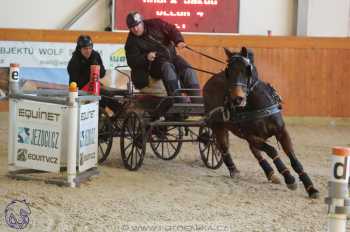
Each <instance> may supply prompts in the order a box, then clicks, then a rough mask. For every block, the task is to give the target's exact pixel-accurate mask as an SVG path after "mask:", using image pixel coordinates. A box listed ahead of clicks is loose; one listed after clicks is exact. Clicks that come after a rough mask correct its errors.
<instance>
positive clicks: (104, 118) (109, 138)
mask: <svg viewBox="0 0 350 232" xmlns="http://www.w3.org/2000/svg"><path fill="white" fill-rule="evenodd" d="M112 144H113V124H112V122H111V120H110V118H109V116H108V114H107V112H106V111H105V110H104V109H103V108H100V109H99V116H98V163H99V164H101V163H102V162H104V161H105V160H106V159H107V157H108V155H109V153H110V152H111V148H112Z"/></svg>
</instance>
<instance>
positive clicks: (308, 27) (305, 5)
mask: <svg viewBox="0 0 350 232" xmlns="http://www.w3.org/2000/svg"><path fill="white" fill-rule="evenodd" d="M349 8H350V0H336V1H335V0H299V9H306V10H303V11H300V10H299V12H298V22H299V23H298V35H303V36H333V37H336V36H339V37H343V36H348V33H349Z"/></svg>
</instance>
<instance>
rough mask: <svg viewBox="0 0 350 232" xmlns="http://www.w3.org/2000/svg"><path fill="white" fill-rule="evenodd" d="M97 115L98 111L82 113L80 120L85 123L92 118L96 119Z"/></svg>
mask: <svg viewBox="0 0 350 232" xmlns="http://www.w3.org/2000/svg"><path fill="white" fill-rule="evenodd" d="M95 115H96V111H95V110H90V111H87V112H82V113H81V114H80V120H81V121H85V120H87V119H90V118H95Z"/></svg>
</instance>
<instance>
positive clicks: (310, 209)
mask: <svg viewBox="0 0 350 232" xmlns="http://www.w3.org/2000/svg"><path fill="white" fill-rule="evenodd" d="M0 119H1V122H0V126H1V127H0V128H1V129H0V217H1V223H0V231H14V229H10V228H9V227H8V226H7V224H6V223H5V220H4V214H5V213H4V210H5V208H6V206H7V204H9V203H10V202H11V200H14V199H25V200H26V201H27V202H29V207H30V209H31V214H30V222H29V225H28V226H27V227H26V229H25V230H23V231H35V232H37V231H50V232H51V231H84V232H85V231H96V232H98V231H242V232H246V231H276V232H283V231H297V232H304V231H310V232H311V231H312V232H315V231H326V230H327V214H326V212H327V207H326V205H325V203H324V198H325V197H326V196H327V194H328V193H327V181H328V176H329V172H330V170H329V168H330V154H331V147H332V146H335V145H341V146H350V126H336V125H326V126H325V125H323V126H320V125H308V126H302V125H292V124H289V131H290V134H291V136H292V138H293V141H294V144H295V148H296V151H297V154H298V157H299V159H300V161H301V162H302V164H303V165H304V168H305V170H306V171H307V172H308V173H309V175H310V177H311V178H312V180H313V181H314V183H315V185H316V187H317V188H318V189H319V190H320V193H321V194H320V198H319V199H317V200H311V199H309V198H307V195H306V192H305V190H304V188H303V186H302V185H301V184H299V188H298V189H297V190H296V191H290V190H288V189H287V187H286V186H285V185H284V184H281V185H276V184H272V183H268V182H267V180H266V178H265V177H264V174H263V172H262V170H261V169H260V167H259V165H258V163H257V161H256V160H255V158H254V157H253V155H252V154H250V152H249V151H248V147H247V144H246V142H244V141H243V140H239V139H238V138H236V137H234V136H231V151H234V152H233V158H234V160H235V162H236V164H237V166H238V168H239V170H240V176H239V177H238V178H235V179H231V178H229V177H228V172H227V170H226V168H225V167H224V166H222V167H221V168H220V169H218V170H209V169H207V168H205V167H204V165H203V164H202V161H201V160H200V156H199V151H198V144H186V145H185V146H184V147H183V148H182V151H181V152H180V154H179V156H178V157H177V158H176V159H175V160H172V161H163V160H160V159H158V158H156V157H155V156H154V155H153V154H151V149H150V148H148V152H147V155H146V158H145V160H144V164H143V166H142V167H141V169H140V170H139V171H137V172H130V171H128V170H126V169H125V168H124V167H123V165H122V162H121V159H120V154H119V140H118V139H115V141H114V146H113V148H112V149H113V153H112V154H111V155H110V157H109V159H108V160H107V161H106V162H105V164H104V165H102V166H100V167H99V170H100V172H101V174H100V176H98V177H96V178H93V179H92V180H91V181H89V182H87V183H85V184H83V185H82V186H81V187H80V188H75V189H73V188H66V187H58V186H55V185H49V184H45V183H43V182H39V181H16V180H11V179H9V178H8V177H6V173H7V136H8V135H7V117H6V116H4V115H3V116H2V117H0ZM270 144H272V145H276V141H275V139H271V141H270ZM279 151H280V152H281V150H280V149H279ZM283 158H284V160H285V161H286V164H288V167H290V166H289V162H288V161H287V160H286V157H285V156H283ZM271 163H272V162H271ZM348 224H350V223H348ZM349 228H350V226H349Z"/></svg>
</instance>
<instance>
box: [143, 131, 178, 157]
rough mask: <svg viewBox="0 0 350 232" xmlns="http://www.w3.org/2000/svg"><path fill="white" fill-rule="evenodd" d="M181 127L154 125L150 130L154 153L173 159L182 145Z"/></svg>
mask: <svg viewBox="0 0 350 232" xmlns="http://www.w3.org/2000/svg"><path fill="white" fill-rule="evenodd" d="M182 137H183V132H182V128H181V127H176V126H154V127H152V129H151V132H150V139H149V141H150V145H151V148H152V150H153V152H154V154H155V155H156V156H157V157H159V158H160V159H162V160H172V159H174V158H175V157H176V156H177V155H178V154H179V152H180V150H181V147H182V141H181V140H182Z"/></svg>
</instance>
